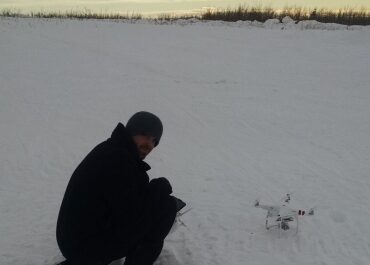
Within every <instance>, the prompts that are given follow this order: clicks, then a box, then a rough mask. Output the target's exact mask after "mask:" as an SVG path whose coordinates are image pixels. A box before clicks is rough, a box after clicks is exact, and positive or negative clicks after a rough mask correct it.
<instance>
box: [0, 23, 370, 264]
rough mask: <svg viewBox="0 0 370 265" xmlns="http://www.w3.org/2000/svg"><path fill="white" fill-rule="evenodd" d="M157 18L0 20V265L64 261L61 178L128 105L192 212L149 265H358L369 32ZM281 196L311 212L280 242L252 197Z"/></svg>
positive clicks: (367, 197) (367, 243)
mask: <svg viewBox="0 0 370 265" xmlns="http://www.w3.org/2000/svg"><path fill="white" fill-rule="evenodd" d="M158 24H160V23H158ZM158 24H154V23H149V22H148V21H131V23H127V22H126V23H120V22H118V21H95V20H88V21H86V20H82V21H81V20H58V19H54V20H46V19H20V18H18V19H14V18H13V19H10V18H0V131H1V134H0V150H1V151H0V264H1V265H49V264H53V263H55V262H57V261H61V260H62V259H63V258H62V256H61V254H60V252H59V250H58V247H57V244H56V239H55V225H56V219H57V215H58V210H59V206H60V203H61V200H62V197H63V194H64V190H65V188H66V185H67V183H68V180H69V178H70V176H71V174H72V172H73V170H74V169H75V167H76V166H77V165H78V164H79V162H80V161H81V159H83V157H84V156H85V155H86V154H87V153H88V152H89V151H90V150H91V149H92V148H93V147H94V146H95V145H96V144H98V143H99V142H101V141H103V140H105V139H106V138H107V137H109V136H110V133H111V131H112V130H113V128H114V127H115V126H116V124H117V123H118V122H120V121H122V122H124V123H125V122H126V121H127V119H128V118H129V117H130V116H131V115H132V114H133V113H135V112H136V111H140V110H148V111H152V112H154V113H156V114H157V115H158V116H159V117H160V118H161V119H162V121H163V123H164V135H163V137H162V140H161V143H160V145H159V146H158V147H157V148H156V150H154V151H153V153H152V154H151V155H150V156H149V158H148V159H147V160H148V161H147V162H148V163H149V164H151V166H152V170H151V171H150V175H151V177H161V176H164V177H168V178H169V179H170V181H171V183H172V185H173V190H174V193H175V195H176V196H178V197H179V198H181V199H183V200H184V201H186V202H187V203H188V205H189V206H190V207H192V208H193V209H192V210H191V211H190V212H188V213H187V214H185V215H184V216H183V217H182V221H183V222H184V223H185V224H186V227H184V226H180V227H179V228H178V229H177V230H176V231H175V232H174V233H172V234H171V235H170V236H169V237H168V238H167V240H166V244H165V248H164V250H163V252H162V254H161V256H160V258H159V261H158V263H157V264H171V265H177V264H184V265H185V264H186V265H203V264H204V265H205V264H212V265H218V264H220V265H221V264H229V265H241V264H257V265H258V264H261V265H262V264H287V265H289V264H292V265H293V264H294V265H295V264H301V265H305V264H307V265H308V264H309V265H311V264H312V265H313V264H318V265H324V264H327V265H329V264H336V265H342V264H343V265H350V264H353V265H361V264H363V265H365V264H369V263H368V262H369V259H370V228H369V220H370V211H369V203H370V192H369V190H370V178H369V172H370V138H369V135H370V89H369V84H370V74H369V69H370V49H369V43H370V31H369V27H361V26H355V27H347V26H341V25H336V24H335V25H324V24H322V23H318V22H314V21H307V22H299V23H297V24H295V22H294V21H289V20H287V19H286V20H284V23H278V22H276V21H275V22H273V23H271V21H270V22H266V23H264V24H263V23H258V22H240V21H239V22H235V23H224V22H199V21H191V22H186V21H180V22H173V23H170V25H158ZM287 25H289V26H287ZM281 29H284V30H281ZM318 29H319V30H318ZM286 193H291V194H292V201H291V204H290V206H291V207H293V208H302V209H309V208H310V207H313V206H314V207H315V215H314V216H310V217H302V218H301V219H300V221H299V222H300V228H299V232H298V234H297V235H295V234H292V233H290V232H291V231H286V232H283V233H282V235H281V236H280V237H279V236H278V233H277V231H275V230H273V229H272V230H270V231H267V230H265V228H264V225H265V224H264V219H265V215H266V213H265V211H263V210H261V209H257V208H254V207H253V203H254V201H255V199H256V198H259V199H260V200H261V203H264V204H275V203H279V202H280V200H281V198H283V197H284V195H285V194H286Z"/></svg>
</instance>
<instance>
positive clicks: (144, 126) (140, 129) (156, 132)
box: [126, 111, 163, 146]
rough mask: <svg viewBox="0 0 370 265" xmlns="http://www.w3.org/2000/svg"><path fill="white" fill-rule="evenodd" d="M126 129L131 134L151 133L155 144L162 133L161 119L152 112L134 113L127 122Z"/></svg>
mask: <svg viewBox="0 0 370 265" xmlns="http://www.w3.org/2000/svg"><path fill="white" fill-rule="evenodd" d="M126 129H127V130H128V131H129V132H130V134H131V135H132V136H134V135H151V136H153V137H154V138H155V141H156V142H155V146H157V145H158V143H159V140H160V139H161V136H162V133H163V125H162V122H161V120H160V119H159V118H158V117H157V116H155V115H154V114H152V113H150V112H146V111H140V112H137V113H135V114H134V115H133V116H132V117H131V118H130V119H129V120H128V122H127V124H126Z"/></svg>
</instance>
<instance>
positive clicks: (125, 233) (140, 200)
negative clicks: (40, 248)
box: [57, 111, 177, 265]
mask: <svg viewBox="0 0 370 265" xmlns="http://www.w3.org/2000/svg"><path fill="white" fill-rule="evenodd" d="M162 132H163V126H162V122H161V121H160V119H159V118H158V117H157V116H155V115H154V114H152V113H149V112H144V111H142V112H138V113H136V114H134V115H133V116H132V117H131V118H130V119H129V121H128V122H127V124H126V127H125V126H124V125H123V124H122V123H119V124H118V125H117V127H116V128H115V129H114V131H113V133H112V136H111V137H110V138H109V139H108V140H106V141H104V142H102V143H101V144H99V145H98V146H96V147H95V148H94V149H93V150H92V151H91V152H90V153H89V154H88V155H87V156H86V157H85V159H84V160H83V161H82V162H81V164H80V165H79V166H78V167H77V169H76V170H75V172H74V173H73V175H72V177H71V179H70V181H69V184H68V187H67V190H66V192H65V195H64V198H63V202H62V205H61V208H60V212H59V217H58V222H57V241H58V245H59V248H60V250H61V252H62V254H63V256H64V257H65V258H66V261H64V262H63V263H61V264H63V265H107V264H109V263H110V262H111V261H113V260H116V259H119V258H122V257H126V259H125V265H152V264H153V263H154V261H155V260H156V259H157V257H158V256H159V254H160V252H161V250H162V248H163V241H164V239H165V237H166V236H167V234H168V233H169V231H170V229H171V227H172V225H173V223H174V220H175V217H176V207H177V206H176V199H175V197H173V196H171V195H170V194H171V193H172V188H171V185H170V183H169V181H168V180H167V179H165V178H158V179H153V180H151V181H149V177H148V175H147V173H146V171H148V170H149V169H150V166H149V165H148V164H146V163H145V162H144V161H143V159H145V157H146V156H147V155H148V154H149V153H150V152H151V151H152V150H153V148H154V147H156V146H157V145H158V143H159V141H160V139H161V136H162Z"/></svg>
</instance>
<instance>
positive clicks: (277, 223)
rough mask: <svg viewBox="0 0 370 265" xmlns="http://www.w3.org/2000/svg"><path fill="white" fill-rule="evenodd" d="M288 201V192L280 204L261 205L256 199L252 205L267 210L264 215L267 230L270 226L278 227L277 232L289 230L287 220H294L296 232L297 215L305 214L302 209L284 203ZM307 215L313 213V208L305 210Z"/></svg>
mask: <svg viewBox="0 0 370 265" xmlns="http://www.w3.org/2000/svg"><path fill="white" fill-rule="evenodd" d="M289 202H290V194H287V195H286V197H285V199H284V203H283V204H282V205H262V204H260V202H259V200H256V201H255V203H254V207H257V208H262V209H265V210H266V211H267V216H266V229H267V230H269V229H270V228H272V227H277V228H278V229H279V234H280V232H281V230H284V231H286V230H289V229H290V226H289V224H288V223H289V222H294V221H295V222H296V233H298V216H303V215H305V214H306V211H304V210H294V209H292V208H290V207H288V206H286V204H289ZM307 215H314V209H313V208H311V209H309V210H308V211H307Z"/></svg>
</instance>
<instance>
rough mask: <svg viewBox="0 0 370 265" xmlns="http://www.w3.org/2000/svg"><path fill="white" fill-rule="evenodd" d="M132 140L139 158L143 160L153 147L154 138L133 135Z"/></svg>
mask: <svg viewBox="0 0 370 265" xmlns="http://www.w3.org/2000/svg"><path fill="white" fill-rule="evenodd" d="M133 139H134V143H135V144H136V147H137V150H138V151H139V156H140V158H141V159H142V160H144V159H145V157H146V156H147V155H148V154H149V153H150V152H151V151H152V150H153V148H154V147H155V138H154V137H153V136H151V135H135V136H133Z"/></svg>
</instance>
